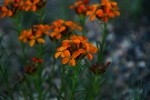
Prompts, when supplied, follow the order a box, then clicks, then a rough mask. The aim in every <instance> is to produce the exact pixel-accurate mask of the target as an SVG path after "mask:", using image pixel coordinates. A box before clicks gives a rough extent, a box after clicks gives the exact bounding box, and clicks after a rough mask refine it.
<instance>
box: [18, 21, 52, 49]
mask: <svg viewBox="0 0 150 100" xmlns="http://www.w3.org/2000/svg"><path fill="white" fill-rule="evenodd" d="M49 29H50V27H49V25H42V24H39V25H34V26H33V28H32V29H29V30H23V31H22V33H21V35H20V36H19V40H21V41H23V42H24V43H26V42H27V41H28V42H29V45H30V46H31V47H32V46H33V45H34V44H35V43H42V44H43V43H45V40H44V38H43V36H45V35H47V34H49Z"/></svg>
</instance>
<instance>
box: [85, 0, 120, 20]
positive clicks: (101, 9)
mask: <svg viewBox="0 0 150 100" xmlns="http://www.w3.org/2000/svg"><path fill="white" fill-rule="evenodd" d="M118 10H119V8H118V5H117V2H114V1H110V0H102V1H101V3H100V4H93V5H91V6H90V8H89V10H88V11H87V13H86V15H87V16H89V17H90V20H91V21H94V20H95V18H98V19H100V20H102V21H104V22H107V21H108V19H109V18H113V17H115V16H119V15H120V12H119V11H118Z"/></svg>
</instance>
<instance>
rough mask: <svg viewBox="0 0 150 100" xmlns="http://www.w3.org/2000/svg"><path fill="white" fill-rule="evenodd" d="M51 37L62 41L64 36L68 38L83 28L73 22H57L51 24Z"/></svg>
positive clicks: (60, 20)
mask: <svg viewBox="0 0 150 100" xmlns="http://www.w3.org/2000/svg"><path fill="white" fill-rule="evenodd" d="M50 27H51V29H50V30H51V32H50V34H49V35H50V37H51V38H52V39H57V40H58V39H60V38H61V37H62V36H67V35H69V34H70V33H72V32H73V31H74V30H79V31H81V30H82V28H81V26H79V25H78V24H76V23H74V22H72V21H64V20H62V19H59V20H56V21H54V22H52V24H51V26H50Z"/></svg>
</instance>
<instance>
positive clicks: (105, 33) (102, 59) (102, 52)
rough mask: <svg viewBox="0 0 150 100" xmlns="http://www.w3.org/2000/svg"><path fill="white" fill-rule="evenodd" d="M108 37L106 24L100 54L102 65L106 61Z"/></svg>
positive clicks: (105, 24) (99, 58) (99, 59)
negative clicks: (105, 53)
mask: <svg viewBox="0 0 150 100" xmlns="http://www.w3.org/2000/svg"><path fill="white" fill-rule="evenodd" d="M107 36H108V30H107V23H104V30H103V34H102V41H101V46H100V50H99V52H98V61H99V62H100V63H103V62H104V59H105V55H104V51H105V44H106V38H107Z"/></svg>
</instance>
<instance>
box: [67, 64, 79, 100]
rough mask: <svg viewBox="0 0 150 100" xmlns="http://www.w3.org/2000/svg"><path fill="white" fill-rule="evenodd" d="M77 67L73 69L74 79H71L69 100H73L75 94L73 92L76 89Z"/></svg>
mask: <svg viewBox="0 0 150 100" xmlns="http://www.w3.org/2000/svg"><path fill="white" fill-rule="evenodd" d="M78 67H79V66H75V67H74V77H73V79H72V88H71V95H70V99H69V100H75V98H74V93H75V90H76V88H77V83H78Z"/></svg>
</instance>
